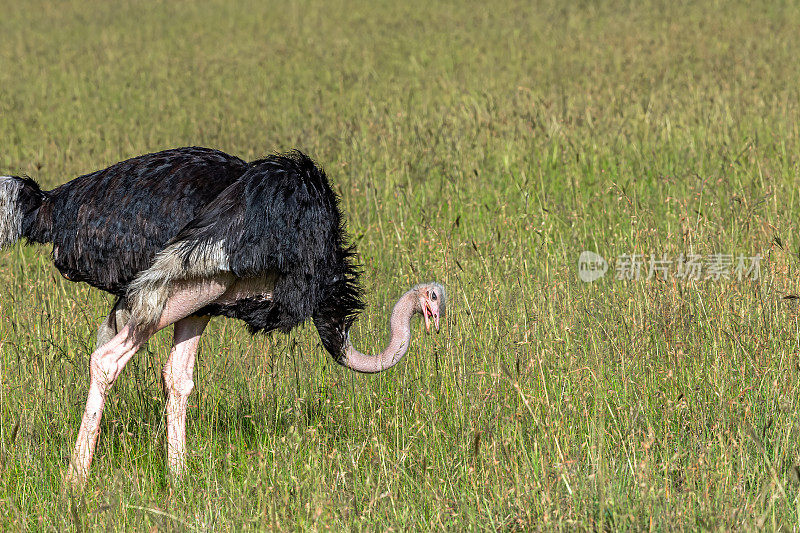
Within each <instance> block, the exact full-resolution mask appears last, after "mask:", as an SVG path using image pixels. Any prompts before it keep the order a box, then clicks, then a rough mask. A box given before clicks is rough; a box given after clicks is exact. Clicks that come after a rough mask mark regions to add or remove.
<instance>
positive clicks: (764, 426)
mask: <svg viewBox="0 0 800 533" xmlns="http://www.w3.org/2000/svg"><path fill="white" fill-rule="evenodd" d="M401 4H402V5H394V3H389V2H378V3H374V4H371V5H368V6H367V5H357V4H349V3H344V2H339V1H336V0H334V1H332V2H326V3H314V4H310V3H306V2H290V3H280V2H275V3H272V2H237V3H233V2H223V1H219V2H183V1H179V2H163V3H160V2H107V3H99V2H98V3H86V2H59V3H56V4H53V3H49V2H42V3H39V2H27V3H13V2H4V3H3V6H2V9H0V13H2V15H1V16H0V36H2V37H0V172H2V173H12V174H28V175H30V176H33V177H35V178H37V179H38V180H39V181H40V182H41V183H43V184H44V185H47V186H55V185H56V184H59V183H62V182H64V181H66V180H68V179H71V178H72V177H75V176H77V175H79V174H81V173H85V172H89V171H92V170H95V169H99V168H102V167H105V166H107V165H109V164H111V163H114V162H116V161H119V160H121V159H124V158H127V157H131V156H134V155H138V154H141V153H146V152H151V151H155V150H159V149H162V148H167V147H175V146H183V145H194V144H197V145H205V146H211V147H215V148H220V149H222V150H225V151H228V152H230V153H233V154H236V155H239V156H242V157H244V158H250V159H253V158H256V157H259V156H263V155H264V154H267V153H270V152H273V151H282V150H287V149H290V148H299V149H302V150H304V151H307V152H308V153H309V154H311V155H312V156H313V157H314V158H316V159H317V160H318V161H320V162H321V163H322V164H323V165H324V166H325V168H326V170H327V172H328V174H329V176H330V178H331V180H332V181H333V183H334V187H335V188H336V189H337V190H338V191H339V192H340V193H341V195H342V198H343V208H344V210H345V211H346V213H347V217H348V220H349V227H350V231H351V234H352V236H353V239H354V241H355V242H356V243H357V245H358V249H359V252H360V255H361V261H362V262H363V264H364V270H365V275H364V281H365V286H366V289H367V293H368V306H367V309H366V310H365V312H364V314H363V315H362V317H361V318H360V320H359V321H358V323H357V325H356V327H355V329H354V332H353V337H354V339H355V340H356V342H357V344H358V345H359V346H362V347H364V348H366V349H370V350H372V349H374V348H376V347H378V346H379V345H380V344H381V343H382V342H383V341H384V338H385V337H384V335H385V333H386V331H385V328H386V325H385V323H386V316H387V313H388V311H389V309H390V306H391V305H392V303H393V301H394V298H396V297H397V296H398V295H399V294H401V293H402V292H403V291H404V290H405V289H406V288H407V287H409V286H410V285H412V284H414V283H416V282H417V281H421V280H428V279H437V280H440V281H442V282H443V283H444V284H445V285H446V286H447V288H448V291H449V297H450V305H449V315H448V317H447V323H446V324H445V326H444V332H443V334H442V335H440V336H438V337H437V336H424V335H422V334H421V332H420V333H415V341H414V345H413V347H412V350H411V351H410V352H409V355H408V356H407V357H406V359H405V361H404V362H403V363H402V364H400V365H398V366H397V367H395V368H394V369H392V370H390V371H388V372H386V373H385V374H383V375H378V376H362V375H356V374H352V373H350V372H347V371H345V370H343V369H341V368H339V367H337V366H336V365H335V364H334V363H333V362H332V361H331V360H330V358H329V357H328V356H327V355H326V354H325V353H324V351H323V350H322V348H321V346H320V345H319V342H318V338H317V336H316V332H315V331H314V330H313V327H310V326H308V325H306V326H304V327H301V328H298V329H297V330H295V331H294V332H293V333H292V334H291V335H288V336H286V335H275V336H272V337H256V338H251V337H250V336H249V335H248V334H247V333H246V331H245V330H244V328H242V327H241V325H240V324H237V323H235V322H232V321H226V320H222V319H215V320H214V321H212V324H211V327H210V328H209V330H208V331H207V333H206V335H205V336H204V341H203V343H202V346H201V355H200V358H199V361H198V364H197V369H196V378H195V382H196V384H197V388H196V393H195V394H194V395H193V396H192V399H191V400H190V412H189V429H188V439H189V442H188V448H189V452H190V455H189V475H188V478H187V482H186V483H184V484H182V485H173V484H171V483H170V481H169V479H168V478H167V477H166V475H165V464H164V458H163V446H164V432H165V428H164V420H163V416H162V415H163V408H164V404H163V400H162V398H161V393H160V367H161V365H162V364H163V361H164V358H165V356H166V353H167V351H168V349H169V343H170V335H169V333H168V332H167V333H162V334H159V335H158V336H157V337H156V338H155V339H154V340H153V341H151V342H150V344H149V347H148V349H147V350H146V351H144V352H142V353H140V354H139V355H138V356H137V357H136V358H135V359H134V360H133V361H132V362H131V363H130V364H129V365H128V367H127V368H126V370H125V372H124V373H123V375H122V377H121V378H120V380H119V382H118V383H117V384H116V385H115V387H114V389H113V391H112V393H111V395H110V397H109V407H108V409H107V411H106V415H105V418H104V421H103V426H102V434H101V437H100V443H99V448H98V456H97V459H96V461H95V463H94V465H93V470H92V473H91V477H90V479H89V482H88V485H87V486H86V489H85V491H83V492H80V493H75V494H72V495H70V494H62V483H61V475H62V473H63V471H64V469H65V467H66V464H67V458H68V456H69V453H70V452H71V449H72V445H73V440H74V438H75V435H76V432H77V429H78V426H79V423H80V417H81V414H82V411H83V402H84V400H85V395H86V392H87V388H88V356H89V354H90V352H91V350H92V348H93V346H94V332H95V329H96V326H97V324H98V323H99V321H100V320H101V318H102V317H103V315H104V313H106V312H107V310H108V307H109V299H108V297H107V296H106V295H103V294H101V293H99V292H97V291H95V290H93V289H89V288H88V287H86V286H84V285H78V284H73V283H69V282H67V281H66V280H64V279H62V278H61V277H60V276H59V274H58V272H57V271H56V270H55V269H54V268H53V267H52V265H51V262H50V259H49V253H50V250H49V249H46V248H43V247H38V248H33V247H28V248H26V247H22V246H21V245H20V246H16V247H11V248H9V249H6V250H3V251H2V253H0V380H1V381H2V383H1V385H0V528H2V529H4V530H7V529H11V530H59V531H61V530H67V529H73V530H93V529H97V528H100V527H107V528H110V529H116V530H139V531H142V530H150V529H151V528H153V527H155V528H156V529H158V530H210V529H214V530H222V531H228V530H242V529H256V530H263V529H272V528H276V529H287V530H305V529H343V528H348V529H350V528H352V529H367V530H383V529H386V528H392V529H394V530H409V529H419V530H428V529H446V530H460V529H462V528H465V527H470V528H474V529H487V530H500V531H519V530H529V529H565V530H576V529H579V530H580V529H591V530H601V529H603V530H635V531H638V530H644V529H655V530H672V529H690V530H694V529H712V530H731V529H752V530H755V529H762V528H767V529H777V528H780V527H786V528H789V529H796V528H797V527H798V524H800V504H799V503H798V500H797V496H798V493H799V491H800V477H799V476H798V473H800V470H799V469H798V465H800V446H798V440H799V439H800V420H799V419H798V411H799V410H800V388H799V385H800V381H799V380H800V357H798V353H799V352H800V328H798V314H799V313H800V308H798V303H797V300H794V299H787V298H785V297H786V296H792V295H796V294H800V286H798V279H797V278H798V276H797V271H798V267H799V266H800V264H799V263H800V241H798V238H797V237H796V235H797V234H798V221H799V220H800V205H799V204H800V198H798V177H800V163H799V162H800V61H798V60H797V58H798V57H800V37H798V33H797V28H798V27H800V9H799V8H798V7H797V6H796V5H794V3H792V2H770V3H769V4H766V5H758V6H750V5H749V3H747V2H735V1H733V2H724V1H723V2H717V3H711V2H697V3H693V2H686V3H676V2H658V1H655V0H653V1H645V2H625V1H622V0H619V1H609V2H581V3H575V5H574V6H572V7H561V2H552V3H549V2H542V3H536V4H535V5H531V4H529V3H527V2H518V3H515V2H510V3H507V4H505V5H504V6H492V7H491V8H489V7H487V5H486V3H485V2H474V3H469V4H460V3H459V4H436V3H432V2H425V3H422V2H411V3H408V2H403V3H401ZM581 4H583V5H581ZM583 250H594V251H596V252H598V253H600V254H601V255H603V256H605V257H606V258H608V259H611V260H613V259H615V258H616V257H617V256H619V255H620V254H624V253H640V254H648V255H649V254H651V253H653V254H657V255H659V256H660V255H661V254H668V255H669V256H670V257H677V256H678V255H679V254H680V253H689V252H690V251H691V252H694V253H699V254H711V253H715V252H721V253H730V254H734V255H737V256H738V255H739V254H743V255H746V256H751V255H755V254H761V255H762V256H763V261H762V265H761V274H762V276H761V279H760V280H758V281H752V280H745V281H741V282H740V281H738V280H736V279H733V280H723V281H713V280H709V281H692V280H688V281H681V280H678V279H677V278H676V277H675V276H670V277H669V279H668V280H667V281H658V280H639V281H629V282H625V281H618V280H615V279H614V278H613V276H612V275H611V274H612V273H613V271H612V273H610V274H609V275H607V276H606V277H605V278H603V279H602V280H600V281H598V282H595V283H593V284H586V283H583V282H581V281H580V280H579V279H578V277H577V258H578V255H579V254H580V252H581V251H583ZM415 328H416V329H417V330H419V326H418V324H417V325H415Z"/></svg>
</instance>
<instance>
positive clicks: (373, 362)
mask: <svg viewBox="0 0 800 533" xmlns="http://www.w3.org/2000/svg"><path fill="white" fill-rule="evenodd" d="M416 304H417V301H416V293H415V291H413V290H411V291H408V292H407V293H405V294H404V295H403V296H401V297H400V300H398V301H397V304H395V306H394V309H393V310H392V316H391V318H390V319H389V329H390V331H391V337H390V339H389V345H388V346H387V347H386V348H385V349H384V350H383V351H382V352H381V353H379V354H378V355H366V354H363V353H361V352H359V351H358V350H356V349H355V348H354V347H353V345H352V344H350V339H349V336H348V340H347V345H346V346H345V361H344V366H346V367H347V368H350V369H352V370H355V371H357V372H365V373H375V372H380V371H381V370H386V369H387V368H391V367H393V366H394V365H396V364H397V363H399V362H400V360H401V359H402V358H403V356H404V355H405V354H406V351H408V345H409V343H410V342H411V317H412V316H414V312H415V310H416Z"/></svg>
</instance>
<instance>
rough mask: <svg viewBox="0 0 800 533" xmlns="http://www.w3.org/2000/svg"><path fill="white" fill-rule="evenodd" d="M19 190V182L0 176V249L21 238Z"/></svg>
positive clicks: (15, 179) (20, 187)
mask: <svg viewBox="0 0 800 533" xmlns="http://www.w3.org/2000/svg"><path fill="white" fill-rule="evenodd" d="M21 189H22V181H21V180H18V179H17V178H12V177H10V176H0V248H2V247H4V246H7V245H9V244H14V243H15V242H17V241H18V240H20V238H22V211H21V210H20V208H19V201H18V200H19V191H20V190H21Z"/></svg>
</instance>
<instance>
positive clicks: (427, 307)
mask: <svg viewBox="0 0 800 533" xmlns="http://www.w3.org/2000/svg"><path fill="white" fill-rule="evenodd" d="M422 316H423V317H425V331H427V332H428V333H430V332H431V318H433V326H434V327H435V328H436V333H439V311H438V310H437V311H434V310H433V308H432V306H431V304H430V303H429V302H427V301H426V302H425V303H424V304H423V311H422Z"/></svg>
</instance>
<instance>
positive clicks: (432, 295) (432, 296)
mask: <svg viewBox="0 0 800 533" xmlns="http://www.w3.org/2000/svg"><path fill="white" fill-rule="evenodd" d="M431 300H433V301H436V291H431Z"/></svg>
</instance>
